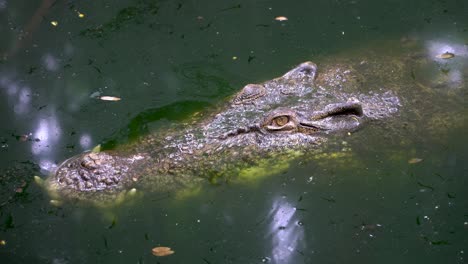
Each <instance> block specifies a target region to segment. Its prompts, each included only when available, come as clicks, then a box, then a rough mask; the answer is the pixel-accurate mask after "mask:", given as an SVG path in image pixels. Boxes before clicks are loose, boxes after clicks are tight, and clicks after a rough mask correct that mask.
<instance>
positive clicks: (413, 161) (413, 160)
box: [408, 158, 423, 164]
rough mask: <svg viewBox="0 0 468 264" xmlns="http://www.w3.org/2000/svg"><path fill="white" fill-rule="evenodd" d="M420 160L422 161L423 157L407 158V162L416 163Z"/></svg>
mask: <svg viewBox="0 0 468 264" xmlns="http://www.w3.org/2000/svg"><path fill="white" fill-rule="evenodd" d="M421 161H423V159H420V158H412V159H409V160H408V163H409V164H416V163H419V162H421Z"/></svg>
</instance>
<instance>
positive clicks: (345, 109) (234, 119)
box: [203, 62, 399, 149]
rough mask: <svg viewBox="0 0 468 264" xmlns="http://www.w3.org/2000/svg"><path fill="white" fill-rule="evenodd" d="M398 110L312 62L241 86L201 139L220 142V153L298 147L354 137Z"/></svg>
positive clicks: (344, 72) (382, 95) (357, 80)
mask: <svg viewBox="0 0 468 264" xmlns="http://www.w3.org/2000/svg"><path fill="white" fill-rule="evenodd" d="M398 107H399V99H398V97H396V96H395V95H394V94H393V92H392V91H381V90H380V89H379V88H377V89H376V88H375V87H365V83H364V82H363V80H362V77H361V76H360V75H359V74H358V73H357V72H355V71H354V69H353V68H351V67H346V66H340V65H339V66H334V67H329V68H325V69H323V71H320V70H318V68H317V66H316V65H315V64H314V63H313V62H304V63H302V64H300V65H298V66H297V67H296V68H294V69H292V70H291V71H289V72H287V73H286V74H284V75H283V76H281V77H279V78H276V79H273V80H270V81H266V82H264V83H261V84H248V85H246V86H245V87H244V88H243V89H242V90H241V91H240V92H239V93H238V94H236V95H235V96H234V97H233V99H232V100H231V101H230V104H229V105H228V106H227V107H225V108H224V109H223V111H222V112H220V113H219V114H217V115H215V117H214V118H213V119H212V120H210V121H208V122H207V123H205V124H204V127H203V134H204V135H207V136H208V137H210V136H211V137H219V139H221V140H223V143H222V144H220V145H221V148H223V147H225V146H228V147H229V146H246V145H255V146H257V147H259V148H263V149H271V148H275V147H281V148H285V147H287V148H296V147H304V145H307V144H310V143H318V142H321V141H323V140H326V136H327V135H328V134H330V133H336V132H350V131H354V130H356V129H358V128H360V127H361V126H362V125H363V124H365V123H366V122H367V121H370V120H375V119H381V118H384V117H388V116H390V115H392V114H394V113H395V112H397V110H398Z"/></svg>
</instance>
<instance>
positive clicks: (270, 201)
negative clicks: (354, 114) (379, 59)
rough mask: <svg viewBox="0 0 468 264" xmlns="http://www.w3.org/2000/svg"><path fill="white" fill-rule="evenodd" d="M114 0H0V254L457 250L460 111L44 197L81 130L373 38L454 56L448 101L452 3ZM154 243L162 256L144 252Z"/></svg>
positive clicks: (134, 129)
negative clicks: (425, 127) (69, 195)
mask: <svg viewBox="0 0 468 264" xmlns="http://www.w3.org/2000/svg"><path fill="white" fill-rule="evenodd" d="M114 2H115V1H110V2H109V1H59V0H57V1H53V0H42V1H26V0H23V1H8V0H0V34H1V36H2V38H1V40H0V55H1V58H0V95H1V97H0V98H1V99H0V100H1V103H0V109H1V110H0V113H1V115H0V121H1V123H2V124H3V125H2V128H1V130H0V157H1V159H0V175H2V177H1V178H0V188H1V194H0V198H1V200H0V203H1V205H0V240H3V241H5V243H6V244H5V245H0V259H1V263H395V262H401V263H441V262H450V263H467V260H466V258H467V256H466V254H468V248H467V245H468V202H467V201H468V196H467V192H466V189H467V188H468V181H467V180H466V175H467V165H466V162H465V161H466V160H467V156H468V155H467V154H468V152H467V150H466V149H467V148H466V143H465V142H466V141H467V137H466V133H465V131H467V127H466V122H463V121H464V120H462V122H459V124H457V125H456V126H450V127H449V128H450V129H448V128H444V127H441V129H440V131H441V132H440V134H438V135H411V137H410V138H408V135H405V134H404V133H402V134H401V135H399V136H396V137H392V138H390V139H389V138H385V137H383V136H382V135H381V134H379V133H380V132H381V130H379V129H378V128H372V127H370V128H365V129H363V130H362V131H359V132H358V133H356V136H355V137H353V139H342V138H338V137H335V138H332V140H338V141H349V142H347V144H348V147H349V148H350V149H351V151H350V156H344V157H342V156H339V155H338V156H336V157H335V158H333V157H331V156H332V154H333V153H332V152H330V153H329V154H330V155H331V156H330V157H328V158H323V159H320V158H317V159H307V160H306V161H304V160H302V161H301V160H297V161H293V162H292V164H291V165H290V167H289V168H288V169H287V170H285V171H282V172H281V173H279V174H277V175H270V176H269V177H268V178H264V179H262V180H259V181H258V182H256V183H252V184H222V185H216V186H213V185H209V184H207V185H206V186H204V188H203V189H202V190H203V191H202V192H199V193H195V194H192V195H187V196H186V197H185V198H180V197H179V196H177V195H176V194H174V193H164V194H160V193H158V194H147V195H146V196H145V198H144V199H143V200H139V201H138V202H137V203H133V204H132V203H130V204H127V205H122V206H120V207H117V208H112V209H102V208H95V207H86V206H80V205H77V204H64V205H62V206H58V207H57V206H54V205H52V204H50V203H49V201H50V197H48V196H47V194H46V193H45V192H44V191H43V190H41V189H40V188H39V187H38V186H37V185H35V183H34V182H33V181H32V176H33V175H40V176H41V177H45V176H46V174H47V171H48V170H50V169H52V168H53V167H54V166H56V165H57V164H58V163H60V162H61V161H63V160H65V159H66V158H68V157H70V156H72V155H75V154H78V153H81V152H82V151H85V150H89V149H91V148H92V147H93V146H95V145H97V144H100V143H103V144H104V146H106V147H107V148H113V147H118V146H119V145H122V144H125V143H127V142H129V141H132V140H134V139H136V138H139V137H141V136H143V135H145V134H147V133H151V131H155V130H158V129H163V128H164V127H165V126H167V125H168V124H171V123H173V122H181V121H183V120H184V119H186V118H188V117H189V116H190V115H191V114H193V113H195V112H197V111H204V110H207V109H210V108H211V107H214V106H215V105H216V104H218V103H220V102H222V101H223V100H225V99H226V97H228V96H229V95H232V94H233V93H235V92H236V91H238V90H239V89H240V88H241V87H242V86H243V85H245V84H246V83H255V82H262V81H264V80H268V79H271V78H274V77H277V76H279V75H281V74H283V73H284V72H286V71H287V70H289V69H290V68H291V67H293V66H294V65H296V64H298V63H300V62H303V61H306V60H312V61H314V60H315V58H326V57H328V56H334V55H336V54H338V53H339V54H346V53H347V52H349V53H350V54H352V53H353V51H354V50H356V49H362V47H366V46H369V45H370V46H372V45H379V44H377V43H384V42H385V41H387V40H388V41H390V42H392V43H405V42H409V41H415V42H418V43H419V44H418V45H420V46H421V47H422V49H423V51H422V52H423V54H426V55H428V56H435V55H437V54H441V53H444V52H446V51H449V52H453V53H456V55H457V57H456V60H453V61H452V62H450V63H453V64H450V65H449V66H450V72H448V74H449V75H450V76H451V77H450V78H453V79H454V80H458V81H457V83H458V84H460V83H461V85H458V86H457V87H456V89H457V90H455V91H451V92H452V93H453V94H454V96H459V97H460V98H461V100H459V101H460V102H462V103H460V104H464V97H465V96H466V88H467V87H466V84H465V83H464V81H466V80H467V72H468V71H467V70H466V69H467V63H466V59H467V58H468V51H467V49H468V48H467V44H468V20H467V18H466V13H467V12H468V5H467V4H466V3H465V2H464V1H460V0H459V1H457V0H451V1H450V0H447V1H422V0H421V1H411V2H410V3H408V2H407V1H390V0H389V1H367V0H362V1H325V0H324V1H296V2H295V3H290V2H285V1H209V0H205V1H179V2H177V1H149V0H147V1H144V0H141V1H137V0H127V1H118V3H114ZM80 14H82V15H81V16H80ZM277 16H286V17H287V18H288V20H287V21H276V20H275V19H274V18H275V17H277ZM374 43H375V44H374ZM382 50H385V52H388V53H389V54H391V53H399V52H400V50H399V46H388V47H387V48H384V49H382ZM445 66H446V65H445V64H444V65H442V66H441V67H440V69H439V68H437V71H439V70H446V69H447V67H445ZM319 67H320V64H319ZM432 71H433V69H432V68H431V69H421V72H418V73H417V74H418V75H427V76H430V75H431V74H436V73H437V72H436V73H434V72H432ZM436 88H437V87H436ZM98 95H110V96H116V97H120V98H122V100H121V101H118V102H108V101H101V100H97V99H96V98H95V97H96V96H98ZM460 106H463V105H458V106H451V105H448V104H447V105H446V106H444V107H446V108H450V107H460ZM404 110H405V111H410V110H407V109H404ZM439 137H440V138H439ZM438 139H439V140H438ZM403 141H404V144H403V143H401V142H403ZM363 142H366V144H363ZM413 158H420V159H422V161H421V162H419V163H416V164H409V163H408V161H409V160H410V159H413ZM155 246H169V247H171V248H173V250H175V254H174V255H171V256H168V257H161V258H158V257H155V256H153V255H152V254H151V249H152V248H153V247H155Z"/></svg>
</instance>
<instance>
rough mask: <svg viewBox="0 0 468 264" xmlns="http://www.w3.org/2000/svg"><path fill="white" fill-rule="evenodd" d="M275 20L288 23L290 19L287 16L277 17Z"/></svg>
mask: <svg viewBox="0 0 468 264" xmlns="http://www.w3.org/2000/svg"><path fill="white" fill-rule="evenodd" d="M275 20H276V21H287V20H288V18H287V17H285V16H277V17H275Z"/></svg>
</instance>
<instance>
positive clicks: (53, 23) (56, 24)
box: [50, 20, 58, 27]
mask: <svg viewBox="0 0 468 264" xmlns="http://www.w3.org/2000/svg"><path fill="white" fill-rule="evenodd" d="M50 24H51V25H52V26H54V27H56V26H58V22H57V21H55V20H54V21H50Z"/></svg>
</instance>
